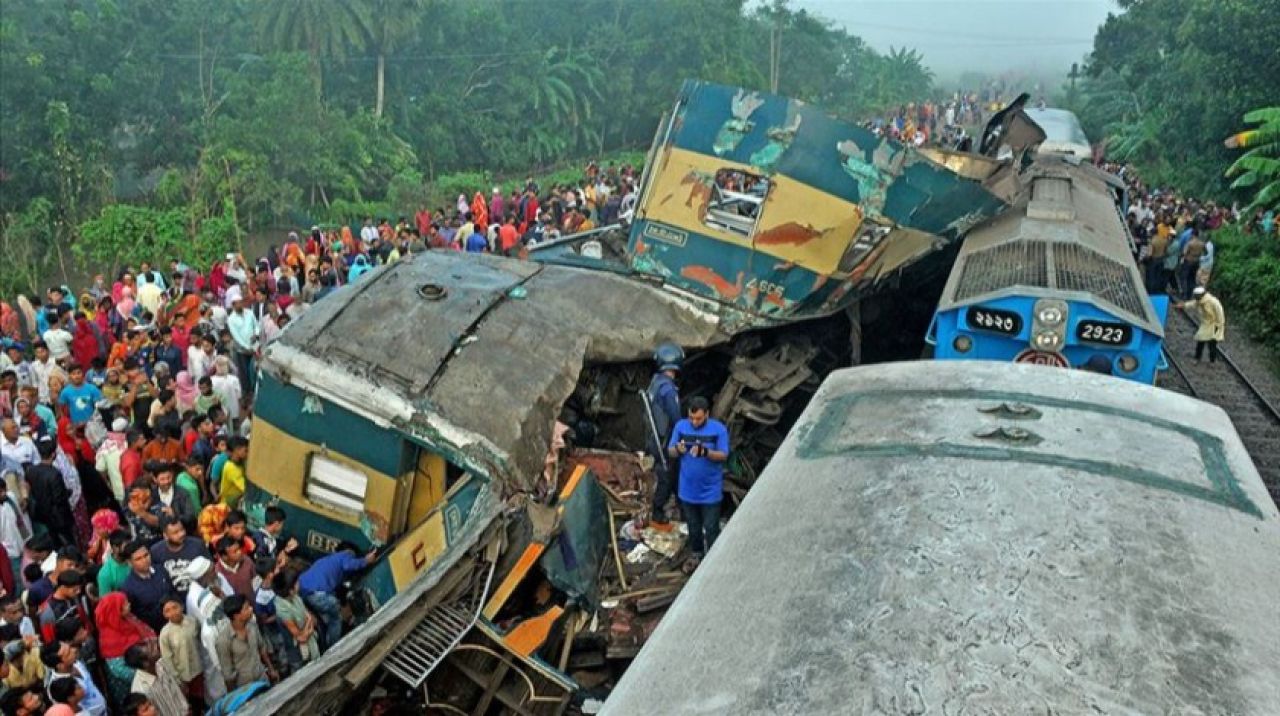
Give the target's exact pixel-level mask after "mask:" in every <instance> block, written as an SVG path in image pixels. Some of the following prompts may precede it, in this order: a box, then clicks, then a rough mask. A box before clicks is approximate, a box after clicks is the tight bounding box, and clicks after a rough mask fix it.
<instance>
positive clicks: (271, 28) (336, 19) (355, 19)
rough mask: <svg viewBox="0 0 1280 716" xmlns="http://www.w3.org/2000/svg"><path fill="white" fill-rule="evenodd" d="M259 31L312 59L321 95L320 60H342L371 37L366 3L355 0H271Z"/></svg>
mask: <svg viewBox="0 0 1280 716" xmlns="http://www.w3.org/2000/svg"><path fill="white" fill-rule="evenodd" d="M258 34H259V36H260V39H261V41H262V43H263V44H264V45H266V46H267V48H269V49H273V50H300V51H304V52H306V53H307V56H308V57H309V58H310V60H311V81H312V83H313V84H314V85H315V90H316V96H317V97H319V96H321V92H322V90H323V77H322V74H321V66H320V61H321V59H322V58H325V57H331V58H334V59H338V60H342V59H345V58H346V56H347V49H348V47H352V48H356V49H359V48H362V47H364V45H365V41H366V40H367V39H368V37H369V17H368V14H367V7H366V6H365V5H364V4H363V3H357V2H351V0H267V1H266V2H265V3H264V4H263V6H262V11H261V15H260V16H259V18H258Z"/></svg>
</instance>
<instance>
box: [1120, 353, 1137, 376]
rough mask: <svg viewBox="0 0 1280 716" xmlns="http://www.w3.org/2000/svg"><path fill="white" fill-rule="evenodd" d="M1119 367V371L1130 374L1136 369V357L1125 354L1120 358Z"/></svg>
mask: <svg viewBox="0 0 1280 716" xmlns="http://www.w3.org/2000/svg"><path fill="white" fill-rule="evenodd" d="M1119 365H1120V370H1122V371H1124V372H1125V373H1132V372H1134V371H1135V370H1137V369H1138V358H1137V356H1132V355H1129V354H1128V353H1125V354H1124V355H1122V356H1120V360H1119Z"/></svg>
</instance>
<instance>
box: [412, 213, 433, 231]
mask: <svg viewBox="0 0 1280 716" xmlns="http://www.w3.org/2000/svg"><path fill="white" fill-rule="evenodd" d="M413 219H414V222H415V223H417V225H418V235H419V236H422V237H424V238H425V237H426V235H427V234H428V233H430V232H431V212H429V211H427V210H426V209H423V210H422V211H419V212H418V213H417V214H414V215H413Z"/></svg>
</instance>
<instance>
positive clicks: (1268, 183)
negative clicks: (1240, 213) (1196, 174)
mask: <svg viewBox="0 0 1280 716" xmlns="http://www.w3.org/2000/svg"><path fill="white" fill-rule="evenodd" d="M1244 121H1246V122H1248V123H1250V124H1253V123H1257V124H1258V125H1259V126H1257V127H1254V128H1253V129H1248V130H1245V131H1243V132H1240V133H1239V134H1234V135H1232V136H1230V137H1227V140H1226V141H1225V142H1224V144H1226V145H1227V147H1228V148H1229V149H1248V150H1249V151H1247V152H1245V153H1244V154H1242V155H1240V157H1238V158H1237V159H1236V161H1235V163H1233V164H1232V165H1231V166H1230V167H1229V168H1228V169H1227V176H1229V177H1230V176H1235V177H1236V180H1235V181H1233V182H1232V183H1231V188H1232V189H1249V188H1254V187H1257V189H1256V190H1255V191H1256V193H1255V194H1254V197H1253V201H1252V202H1251V203H1250V204H1249V206H1248V207H1247V208H1246V211H1253V210H1256V209H1275V208H1280V107H1262V108H1260V109H1255V110H1253V111H1252V112H1249V113H1247V114H1245V116H1244ZM1236 175H1239V176H1236Z"/></svg>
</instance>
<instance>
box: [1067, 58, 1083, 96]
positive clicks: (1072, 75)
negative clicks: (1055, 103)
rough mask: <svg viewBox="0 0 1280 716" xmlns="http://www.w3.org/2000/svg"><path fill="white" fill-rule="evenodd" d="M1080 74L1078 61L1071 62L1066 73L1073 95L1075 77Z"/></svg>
mask: <svg viewBox="0 0 1280 716" xmlns="http://www.w3.org/2000/svg"><path fill="white" fill-rule="evenodd" d="M1079 76H1080V63H1079V62H1072V63H1071V71H1070V72H1068V73H1067V77H1070V78H1071V93H1072V94H1073V95H1074V94H1075V91H1076V78H1077V77H1079Z"/></svg>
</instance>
